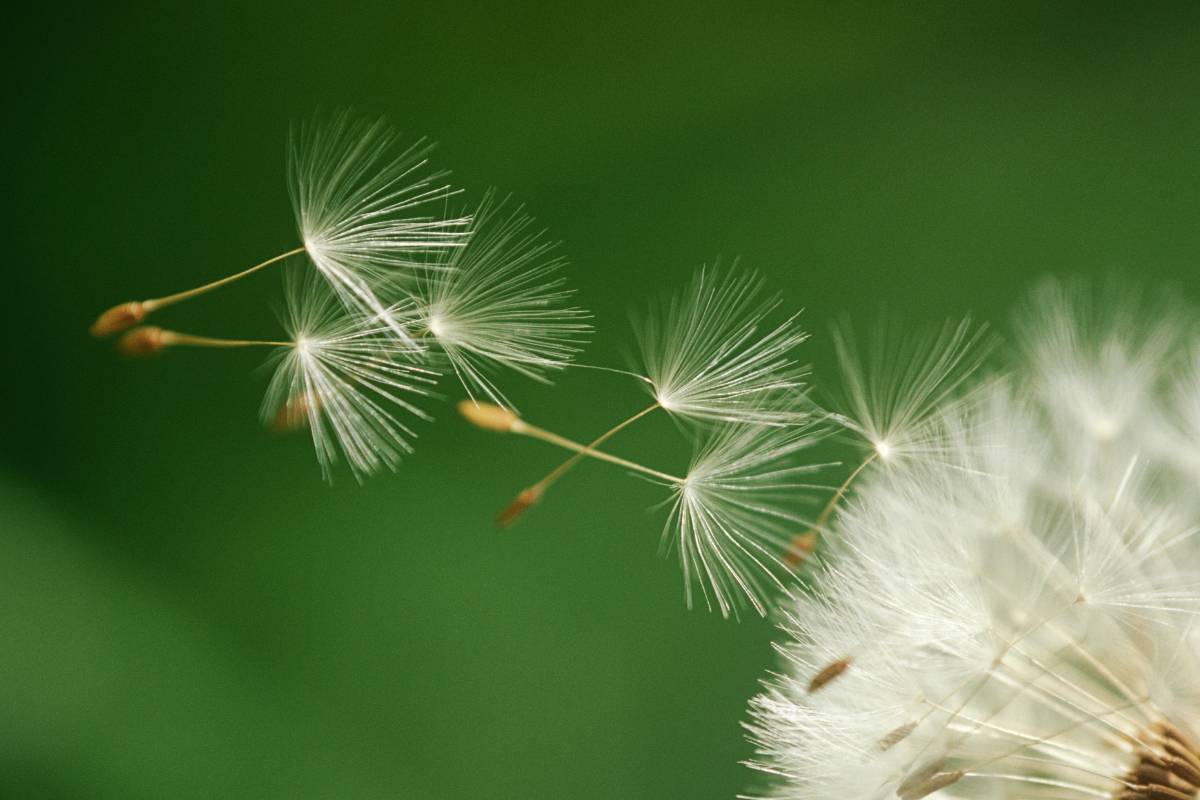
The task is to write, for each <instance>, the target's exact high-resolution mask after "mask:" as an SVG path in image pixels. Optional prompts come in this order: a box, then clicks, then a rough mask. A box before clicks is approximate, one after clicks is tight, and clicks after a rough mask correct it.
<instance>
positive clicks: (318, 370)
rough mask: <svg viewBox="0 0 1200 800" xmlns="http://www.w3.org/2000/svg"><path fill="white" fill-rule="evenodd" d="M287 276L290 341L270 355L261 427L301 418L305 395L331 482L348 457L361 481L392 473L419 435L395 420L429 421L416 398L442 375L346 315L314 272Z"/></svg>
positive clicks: (386, 334) (372, 320)
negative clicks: (337, 466)
mask: <svg viewBox="0 0 1200 800" xmlns="http://www.w3.org/2000/svg"><path fill="white" fill-rule="evenodd" d="M285 277H286V278H287V279H288V280H287V282H286V283H287V285H286V296H287V305H286V310H285V314H284V327H285V328H286V330H287V332H288V335H289V337H290V340H291V344H290V346H288V347H286V348H280V350H281V352H279V353H278V354H276V355H275V356H274V357H273V364H274V368H275V372H274V375H273V376H272V378H271V383H270V386H269V387H268V389H267V394H266V397H265V398H264V401H263V408H262V418H263V421H264V423H266V424H268V425H271V424H273V423H275V422H276V421H277V420H279V418H280V414H284V415H285V416H286V415H288V414H291V415H292V416H294V415H295V414H296V413H299V412H300V411H301V407H300V406H297V405H295V404H296V403H297V402H298V401H297V398H301V400H300V402H301V403H302V412H303V414H304V416H305V418H306V420H307V424H308V427H309V429H310V431H311V434H312V439H313V445H314V447H315V449H316V453H317V460H318V462H319V463H320V465H321V470H322V472H323V473H324V475H325V476H326V478H331V477H332V469H333V466H334V465H335V464H336V463H337V462H338V461H339V460H341V458H343V457H344V458H345V461H346V462H347V464H348V465H349V466H350V469H351V471H352V472H353V474H354V475H355V477H356V478H359V479H361V478H362V477H363V476H365V475H367V474H370V473H372V472H375V471H377V470H379V469H381V468H384V467H386V468H389V469H395V467H396V466H397V465H398V464H399V462H400V459H401V457H402V456H403V455H404V454H407V453H410V452H411V451H412V447H411V445H410V444H409V440H410V439H412V438H413V437H414V436H415V435H416V434H415V433H414V431H413V430H412V429H411V428H409V427H408V426H407V425H406V424H404V423H403V422H401V421H400V420H399V419H398V418H397V415H398V414H404V415H412V416H415V417H417V418H420V419H425V420H428V419H429V417H428V415H427V414H426V413H425V412H424V411H423V410H421V409H420V408H419V407H418V406H416V405H415V404H414V402H413V400H414V399H415V398H416V397H420V396H428V395H430V394H431V392H432V387H433V385H434V383H436V380H437V377H438V376H437V374H436V373H434V372H432V371H430V370H429V369H427V368H425V367H422V366H418V365H417V364H414V363H413V362H412V359H413V356H414V351H413V349H412V347H410V346H409V345H407V344H405V343H404V342H403V341H402V340H400V339H399V338H397V337H396V336H394V335H393V333H392V331H391V328H390V325H388V324H385V323H384V322H382V321H380V320H379V319H378V318H376V317H372V316H361V315H358V314H355V313H352V312H348V311H347V310H346V309H345V307H344V306H343V305H342V304H341V303H340V302H338V301H337V299H336V297H335V296H334V294H333V293H332V292H331V291H329V289H328V287H327V286H326V285H325V284H324V283H323V282H321V281H319V280H317V279H315V278H314V277H312V273H311V271H305V272H304V273H303V274H302V275H300V276H294V275H292V274H291V273H288V274H286V276H285ZM289 405H291V410H290V411H289V410H288V408H289ZM291 421H292V422H294V419H293V420H291ZM293 427H295V425H293Z"/></svg>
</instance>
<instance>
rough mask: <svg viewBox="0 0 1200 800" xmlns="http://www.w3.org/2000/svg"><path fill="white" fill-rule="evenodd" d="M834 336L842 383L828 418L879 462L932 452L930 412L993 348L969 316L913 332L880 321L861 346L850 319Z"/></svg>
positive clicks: (936, 444) (937, 410)
mask: <svg viewBox="0 0 1200 800" xmlns="http://www.w3.org/2000/svg"><path fill="white" fill-rule="evenodd" d="M832 338H833V344H834V348H835V351H836V353H837V358H838V366H839V376H840V379H841V381H840V383H841V386H842V387H843V389H842V396H841V397H840V398H839V400H838V402H837V413H836V414H835V416H834V419H836V420H837V421H839V422H841V423H842V424H843V425H844V426H845V427H846V428H847V429H848V430H849V431H851V432H852V433H854V434H855V435H856V436H858V437H860V438H861V439H862V440H863V441H864V442H865V443H866V444H867V445H868V446H869V447H870V448H871V449H872V450H873V451H874V454H875V456H876V457H877V458H879V459H880V460H882V461H888V460H895V459H900V458H904V457H905V456H910V457H911V456H925V457H936V456H937V455H938V451H939V450H940V448H941V444H942V443H941V439H940V435H939V432H938V430H937V424H936V417H937V416H938V415H939V414H941V413H943V412H944V411H945V408H946V406H947V404H948V403H949V402H950V401H951V400H952V399H954V398H955V397H956V396H958V395H959V390H960V389H961V388H962V387H963V385H964V384H965V383H966V382H967V380H968V379H969V378H970V377H971V375H972V374H973V373H974V372H975V370H976V369H978V367H979V366H980V365H981V364H982V363H983V360H984V359H985V358H986V356H987V354H988V352H989V350H990V348H991V339H990V337H989V336H988V333H987V329H986V327H985V326H975V325H973V324H972V323H971V321H970V319H963V320H961V321H959V322H957V323H955V322H947V323H945V324H944V325H942V326H941V328H939V329H938V330H936V331H934V332H932V333H923V334H918V335H912V334H907V333H905V332H903V331H902V329H901V327H900V326H899V325H897V324H895V323H892V324H889V323H888V322H887V321H884V322H882V323H880V324H878V325H876V326H875V328H874V329H873V332H872V335H871V338H870V342H869V345H868V346H867V347H866V348H865V349H860V348H859V347H858V346H857V343H856V339H855V336H854V331H853V328H852V327H851V325H850V324H849V323H848V322H844V323H843V324H841V325H839V326H836V327H834V329H833V331H832Z"/></svg>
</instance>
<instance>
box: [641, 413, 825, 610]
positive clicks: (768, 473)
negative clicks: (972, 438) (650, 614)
mask: <svg viewBox="0 0 1200 800" xmlns="http://www.w3.org/2000/svg"><path fill="white" fill-rule="evenodd" d="M797 419H799V418H797ZM820 436H821V432H820V430H819V429H817V428H815V427H813V426H812V425H806V424H794V425H789V426H782V427H781V426H773V425H756V424H738V423H727V424H725V425H721V426H718V427H717V428H715V429H713V430H712V431H709V432H707V435H706V438H704V439H703V440H702V441H701V442H700V443H699V444H698V446H697V449H696V453H695V454H694V456H693V457H692V463H691V466H690V467H689V468H688V471H687V475H686V477H685V478H684V479H683V480H682V481H680V482H678V483H675V484H673V485H671V491H672V500H671V511H670V515H669V517H668V519H667V523H666V525H665V527H664V529H663V545H664V547H665V548H667V549H674V550H676V551H677V552H678V554H679V561H680V564H681V566H682V567H683V574H684V586H685V592H686V599H687V603H688V605H689V606H691V605H692V604H693V602H694V600H695V591H696V589H697V588H698V589H699V591H700V595H701V596H702V597H703V598H704V602H705V604H706V605H707V606H708V607H709V608H710V609H715V610H717V611H719V612H720V613H721V615H722V616H726V617H728V616H731V615H736V614H737V612H738V610H739V608H741V607H743V606H746V605H748V606H750V607H751V608H753V609H754V610H755V611H756V612H757V613H759V614H761V615H765V614H766V613H767V608H768V599H769V597H770V596H771V595H772V594H778V593H782V591H783V590H784V589H785V588H786V584H785V579H786V578H787V576H789V575H790V574H791V572H792V568H793V564H791V563H789V557H788V552H789V548H790V546H791V542H792V540H793V538H794V537H795V536H796V534H797V533H798V532H799V531H803V530H804V529H805V528H807V527H809V525H810V524H811V521H810V520H809V518H808V517H806V516H805V515H804V514H803V513H801V510H800V509H801V508H802V507H803V506H804V505H805V502H806V500H807V495H808V493H809V492H810V490H812V489H814V488H817V487H815V486H814V485H813V484H812V483H811V482H810V480H809V479H808V477H809V476H811V475H812V474H813V473H815V472H816V471H817V470H818V469H819V468H820V467H819V466H817V465H813V464H810V463H807V462H802V461H797V459H796V455H797V454H799V453H800V452H802V451H804V450H806V449H807V448H809V447H811V446H812V445H813V444H815V443H816V442H817V441H819V439H820Z"/></svg>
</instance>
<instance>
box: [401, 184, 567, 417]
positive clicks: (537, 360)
mask: <svg viewBox="0 0 1200 800" xmlns="http://www.w3.org/2000/svg"><path fill="white" fill-rule="evenodd" d="M506 204H507V201H506V200H503V199H497V198H496V195H495V193H494V192H489V193H488V195H487V196H486V197H485V198H484V200H483V202H482V203H481V204H480V205H479V207H478V209H476V211H475V213H474V215H473V217H472V219H473V222H472V225H471V232H470V239H469V243H468V244H467V245H466V246H465V247H463V248H461V249H456V250H454V251H453V253H452V254H451V255H450V257H449V258H448V259H447V260H446V262H445V265H444V266H445V268H444V269H439V270H434V271H430V272H428V273H427V274H426V275H424V276H422V277H421V278H420V279H419V281H418V284H417V289H416V297H417V301H418V309H419V319H418V321H419V327H423V328H424V329H425V330H427V331H428V332H429V334H430V335H431V336H432V337H433V339H435V340H436V342H437V344H438V346H439V347H440V349H441V351H442V352H443V353H444V354H445V355H446V357H447V359H449V361H450V365H451V366H452V367H453V369H454V371H455V373H456V374H457V375H458V378H459V380H460V381H461V382H462V384H463V387H464V388H465V389H466V390H467V393H468V395H470V396H471V397H472V398H474V397H475V396H476V395H480V396H482V397H483V398H486V399H489V400H491V401H493V402H495V403H498V404H500V405H509V402H508V400H507V399H506V398H505V396H504V395H503V393H502V392H501V391H500V390H499V389H498V388H497V387H496V385H495V383H494V382H493V381H492V379H491V377H490V375H491V373H492V372H494V371H495V370H496V369H498V368H500V367H504V368H507V369H511V370H514V371H516V372H519V373H521V374H523V375H525V376H527V377H529V378H533V379H534V380H539V381H542V382H546V377H545V374H546V372H547V371H551V370H557V369H562V368H563V367H565V366H566V365H567V364H568V363H569V362H570V361H571V359H572V358H573V357H574V355H575V354H576V353H577V352H579V349H580V344H581V338H580V337H582V336H583V335H584V334H586V333H587V332H588V331H590V330H591V326H590V325H588V324H587V323H586V322H584V320H585V319H586V318H587V316H588V315H587V313H586V312H585V311H583V310H582V309H579V308H572V307H567V306H566V305H565V303H566V302H567V301H568V300H569V299H570V297H571V294H572V292H571V291H570V290H569V289H566V288H565V287H564V283H565V279H564V278H563V277H562V276H561V275H559V274H558V273H559V272H560V271H561V269H562V267H563V266H564V265H565V263H566V262H565V260H564V259H563V258H562V257H561V256H558V255H555V253H554V249H555V243H553V242H550V241H547V240H546V239H545V237H544V234H543V233H542V232H540V231H538V230H536V229H535V228H534V227H533V219H532V218H531V217H529V216H528V215H527V214H525V213H524V212H523V211H522V210H521V208H520V207H517V208H515V209H513V208H506V207H505V206H506Z"/></svg>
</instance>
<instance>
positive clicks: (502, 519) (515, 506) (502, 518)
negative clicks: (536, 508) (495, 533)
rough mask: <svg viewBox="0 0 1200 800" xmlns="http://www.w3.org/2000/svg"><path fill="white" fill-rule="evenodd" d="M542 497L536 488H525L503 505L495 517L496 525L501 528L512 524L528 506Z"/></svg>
mask: <svg viewBox="0 0 1200 800" xmlns="http://www.w3.org/2000/svg"><path fill="white" fill-rule="evenodd" d="M541 499H542V493H541V492H540V491H538V490H536V489H525V490H524V491H522V492H521V493H520V494H519V495H517V497H516V499H514V500H513V501H512V502H511V503H509V504H508V505H507V506H505V507H504V510H503V511H501V512H500V514H499V515H497V517H496V525H498V526H499V527H501V528H507V527H508V526H509V525H512V524H513V523H514V522H516V521H517V520H518V519H520V517H521V515H522V514H524V513H525V512H526V511H527V510H528V509H529V507H530V506H532V505H534V504H535V503H537V501H538V500H541Z"/></svg>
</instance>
